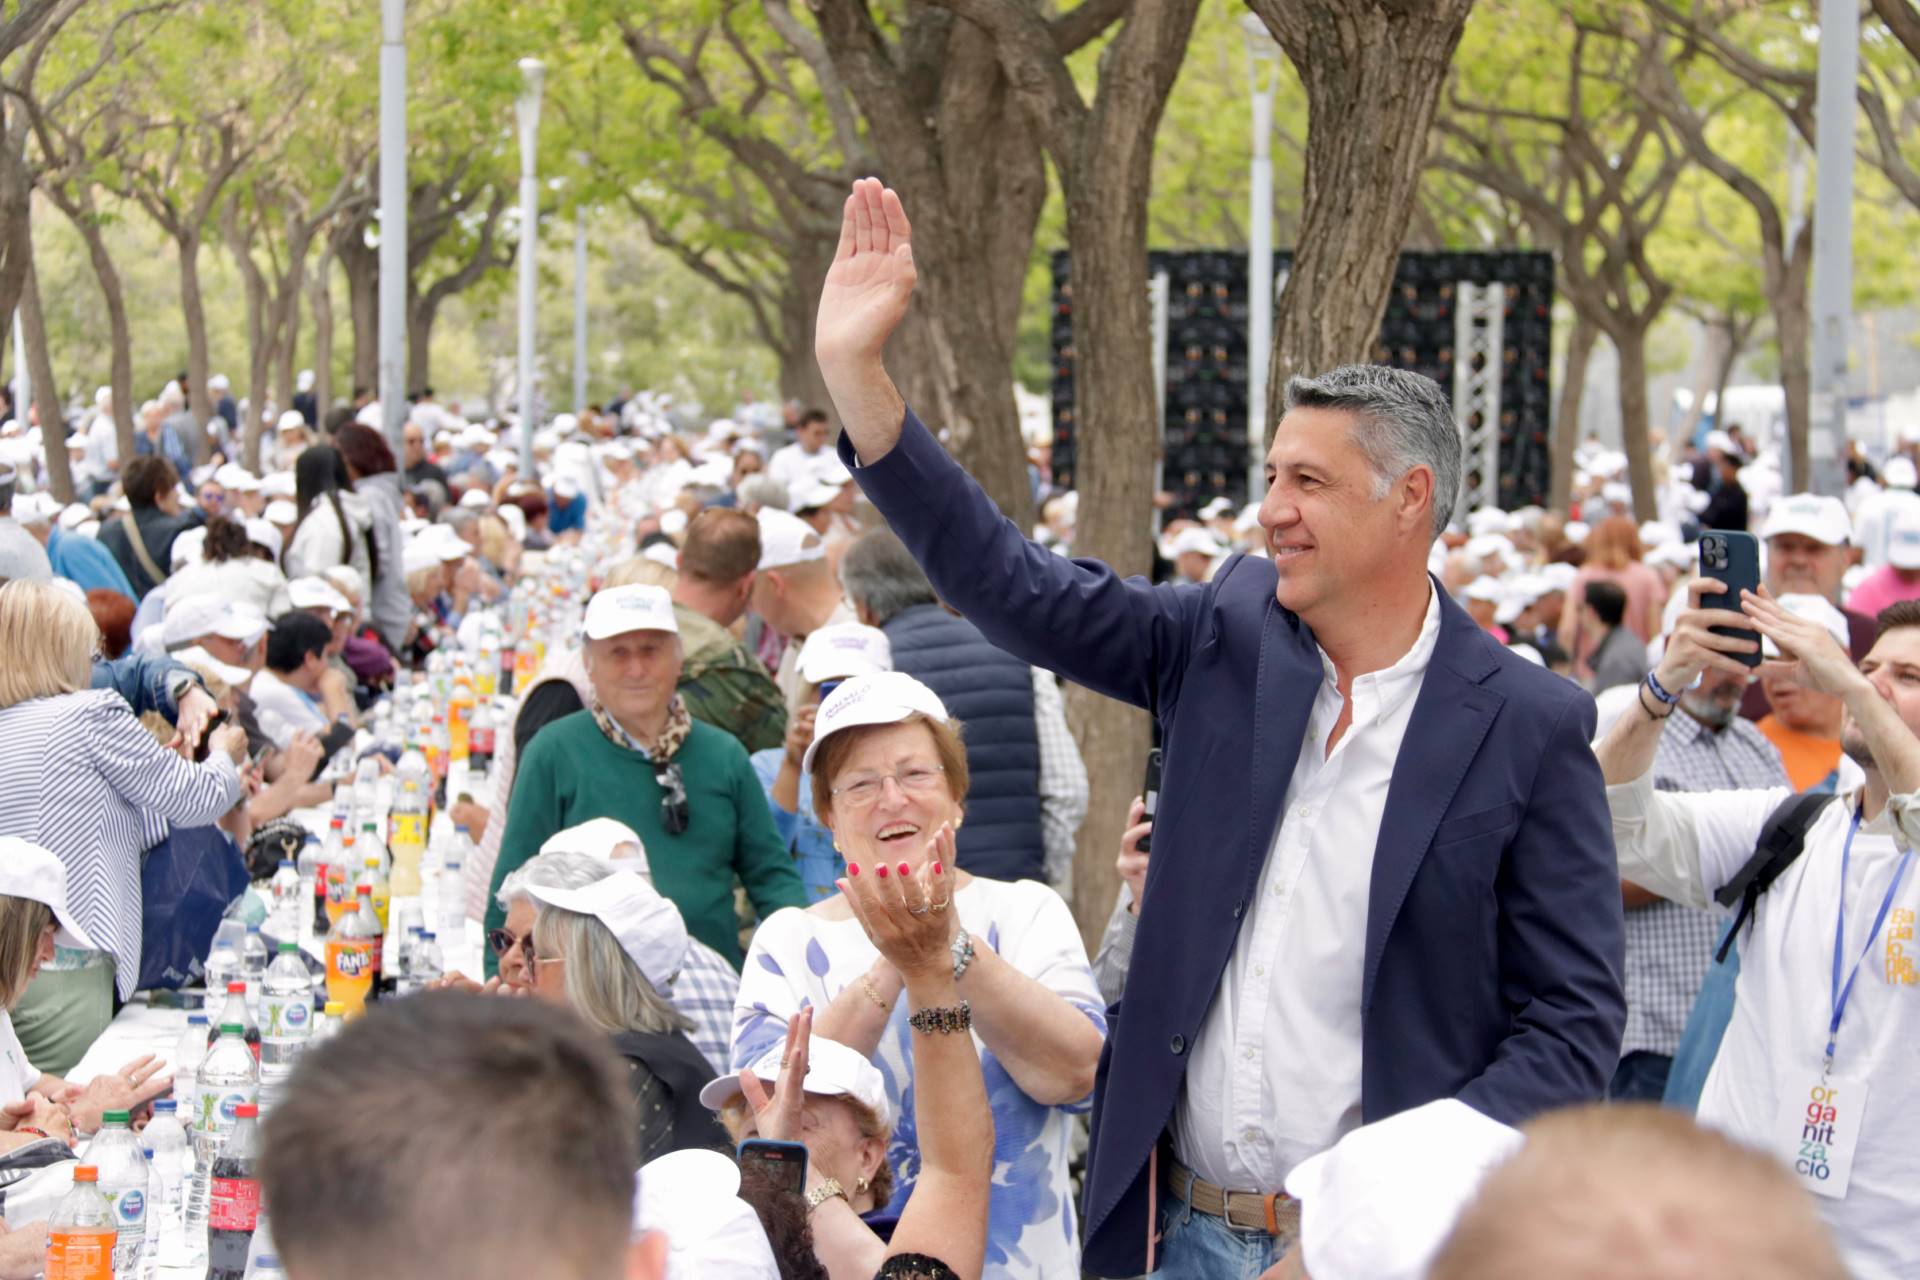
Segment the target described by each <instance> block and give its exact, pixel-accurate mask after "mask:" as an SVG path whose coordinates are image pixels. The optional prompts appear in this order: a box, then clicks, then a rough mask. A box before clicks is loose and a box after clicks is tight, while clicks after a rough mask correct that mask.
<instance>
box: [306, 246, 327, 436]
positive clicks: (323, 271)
mask: <svg viewBox="0 0 1920 1280" xmlns="http://www.w3.org/2000/svg"><path fill="white" fill-rule="evenodd" d="M308 287H309V288H310V289H312V291H313V404H314V415H313V416H314V417H315V418H316V419H318V420H319V422H320V424H321V425H322V426H324V425H325V424H326V421H327V414H328V413H329V412H331V411H332V408H333V251H332V248H331V247H330V246H327V245H322V246H321V249H320V261H319V262H318V263H317V264H316V265H315V267H314V272H313V280H312V281H311V282H310V284H309V286H308Z"/></svg>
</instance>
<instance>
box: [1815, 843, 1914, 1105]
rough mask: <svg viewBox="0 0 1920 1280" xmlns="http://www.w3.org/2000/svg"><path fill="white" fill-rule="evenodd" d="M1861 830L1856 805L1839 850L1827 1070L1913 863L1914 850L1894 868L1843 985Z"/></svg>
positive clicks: (1830, 1069)
mask: <svg viewBox="0 0 1920 1280" xmlns="http://www.w3.org/2000/svg"><path fill="white" fill-rule="evenodd" d="M1859 830H1860V806H1859V805H1855V806H1854V810H1853V821H1852V822H1851V823H1850V824H1849V825H1848V827H1847V842H1846V843H1845V844H1844V845H1842V846H1841V847H1840V916H1839V920H1838V921H1837V922H1836V923H1835V924H1834V926H1833V982H1832V985H1831V987H1830V988H1829V994H1828V999H1829V1002H1830V1006H1831V1008H1832V1010H1833V1016H1832V1017H1831V1018H1830V1019H1829V1020H1828V1022H1827V1061H1826V1070H1827V1071H1832V1070H1833V1046H1834V1041H1836V1040H1837V1039H1839V1036H1840V1019H1841V1018H1843V1017H1844V1016H1846V1012H1847V1001H1848V1000H1849V999H1850V998H1851V997H1852V995H1853V980H1854V979H1855V978H1857V977H1859V976H1860V965H1861V963H1862V962H1864V961H1865V960H1866V958H1867V952H1869V951H1871V950H1873V940H1874V939H1875V938H1877V937H1879V936H1880V928H1881V926H1882V925H1884V924H1886V922H1887V912H1888V911H1889V910H1891V909H1892V907H1893V899H1894V896H1895V895H1896V894H1898V893H1899V892H1900V882H1901V881H1902V880H1904V879H1906V876H1907V867H1908V865H1909V864H1910V863H1912V861H1913V850H1911V849H1909V850H1907V851H1906V852H1905V853H1903V854H1901V855H1900V865H1899V866H1897V867H1895V868H1894V872H1893V883H1892V884H1889V885H1888V886H1887V896H1886V897H1884V898H1882V899H1881V900H1880V913H1879V914H1878V915H1876V916H1875V917H1874V918H1873V928H1871V929H1869V930H1868V931H1867V940H1866V942H1865V943H1864V944H1862V946H1861V948H1860V956H1859V958H1858V959H1856V960H1855V961H1854V962H1853V968H1852V969H1851V970H1849V971H1848V973H1847V981H1846V985H1845V986H1842V985H1841V983H1840V950H1841V948H1842V947H1843V946H1844V945H1845V938H1846V934H1847V864H1848V862H1849V861H1850V860H1851V858H1852V855H1853V837H1854V835H1855V834H1856V833H1857V832H1858V831H1859Z"/></svg>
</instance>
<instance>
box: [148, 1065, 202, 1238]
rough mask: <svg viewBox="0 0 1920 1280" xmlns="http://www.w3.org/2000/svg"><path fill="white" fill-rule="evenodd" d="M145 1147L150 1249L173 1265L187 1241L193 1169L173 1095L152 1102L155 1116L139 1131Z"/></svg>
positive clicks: (188, 1146)
mask: <svg viewBox="0 0 1920 1280" xmlns="http://www.w3.org/2000/svg"><path fill="white" fill-rule="evenodd" d="M140 1140H141V1142H142V1143H143V1144H144V1146H145V1154H146V1157H147V1168H148V1169H149V1170H150V1171H151V1173H152V1180H151V1182H150V1183H149V1187H150V1191H149V1193H148V1196H147V1223H148V1227H147V1235H148V1237H149V1239H150V1241H151V1242H152V1244H153V1245H154V1246H156V1247H155V1248H153V1249H151V1250H150V1252H152V1253H153V1254H154V1255H155V1258H156V1260H157V1261H158V1262H159V1263H160V1264H161V1265H163V1266H171V1265H173V1263H174V1262H175V1260H176V1259H178V1258H179V1257H180V1256H181V1255H182V1252H183V1249H184V1246H185V1244H186V1240H185V1236H184V1232H185V1229H186V1211H187V1205H186V1200H185V1193H186V1186H187V1175H188V1174H189V1173H190V1172H191V1166H192V1162H193V1148H192V1146H191V1144H189V1143H188V1141H187V1131H186V1129H185V1128H183V1127H182V1126H181V1124H180V1113H179V1107H178V1105H177V1104H176V1103H175V1102H174V1100H173V1099H172V1098H162V1099H160V1101H158V1102H156V1103H154V1104H153V1119H152V1120H150V1121H148V1122H147V1127H146V1128H145V1129H142V1130H141V1131H140Z"/></svg>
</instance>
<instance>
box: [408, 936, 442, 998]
mask: <svg viewBox="0 0 1920 1280" xmlns="http://www.w3.org/2000/svg"><path fill="white" fill-rule="evenodd" d="M445 972H446V961H445V960H444V959H443V958H442V957H441V955H440V945H439V944H438V943H437V942H435V941H434V935H433V934H431V933H429V932H428V931H426V930H425V929H422V930H421V931H420V941H419V942H418V943H417V944H416V945H415V947H414V951H413V965H412V968H411V971H410V972H409V974H408V978H409V980H410V986H411V989H412V990H415V991H418V990H419V989H420V988H422V987H424V986H426V985H427V984H428V983H429V982H436V981H438V980H439V979H440V977H441V975H442V974H444V973H445Z"/></svg>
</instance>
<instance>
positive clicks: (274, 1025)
mask: <svg viewBox="0 0 1920 1280" xmlns="http://www.w3.org/2000/svg"><path fill="white" fill-rule="evenodd" d="M260 1013H261V1015H262V1017H263V1018H264V1019H265V1025H264V1026H263V1027H261V1028H260V1034H261V1036H262V1037H264V1038H265V1039H267V1040H273V1041H290V1040H305V1039H306V1038H307V1033H308V1032H309V1031H311V1030H313V1006H312V1005H311V1004H309V1003H308V1002H307V1001H306V1000H304V999H302V998H301V997H299V996H295V995H270V996H265V997H262V999H261V1001H260Z"/></svg>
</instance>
